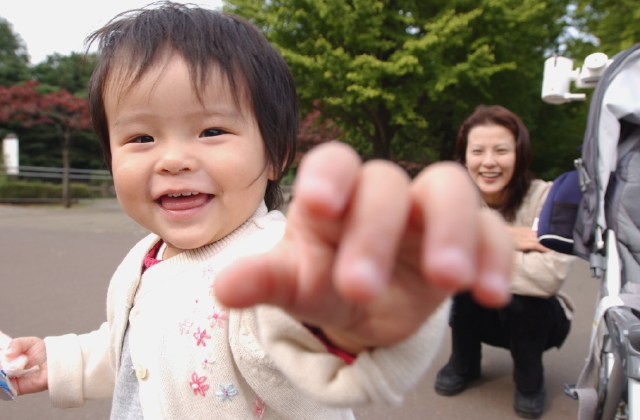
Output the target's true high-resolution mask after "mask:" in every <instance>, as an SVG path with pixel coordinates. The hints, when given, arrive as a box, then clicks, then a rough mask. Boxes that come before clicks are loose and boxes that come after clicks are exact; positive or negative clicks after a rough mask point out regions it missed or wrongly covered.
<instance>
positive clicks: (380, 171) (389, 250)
mask: <svg viewBox="0 0 640 420" xmlns="http://www.w3.org/2000/svg"><path fill="white" fill-rule="evenodd" d="M409 204H410V200H409V178H408V176H407V175H406V174H405V172H404V171H403V170H402V169H401V168H400V167H398V166H396V165H393V164H391V163H390V162H386V161H370V162H367V163H366V164H365V165H364V166H363V168H362V171H361V173H360V176H359V178H358V182H357V184H356V188H355V190H354V194H353V196H352V199H351V202H350V203H349V207H348V212H347V215H346V218H345V223H344V228H343V234H342V240H341V242H340V246H339V249H338V255H337V260H336V265H335V269H334V279H335V287H336V289H337V290H338V292H339V293H340V295H341V296H343V297H345V298H347V299H348V300H350V301H352V302H362V303H364V302H368V301H370V300H371V299H373V298H375V297H377V296H379V295H380V294H381V293H383V292H384V290H386V288H387V286H388V283H389V281H390V279H391V277H392V273H393V270H394V266H395V262H396V259H397V255H398V248H399V244H400V240H401V239H402V237H403V234H404V232H405V228H406V223H407V217H408V214H409Z"/></svg>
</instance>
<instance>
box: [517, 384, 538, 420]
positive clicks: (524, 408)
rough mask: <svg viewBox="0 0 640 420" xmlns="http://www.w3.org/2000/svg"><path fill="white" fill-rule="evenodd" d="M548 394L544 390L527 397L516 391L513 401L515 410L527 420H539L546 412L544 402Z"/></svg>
mask: <svg viewBox="0 0 640 420" xmlns="http://www.w3.org/2000/svg"><path fill="white" fill-rule="evenodd" d="M545 397H546V393H545V391H544V388H542V389H541V390H540V391H539V392H537V393H535V394H532V395H525V394H522V393H520V391H518V390H517V389H516V393H515V398H514V401H513V409H514V410H516V414H517V415H519V416H520V417H524V418H525V419H537V418H539V417H540V416H542V412H543V411H544V400H545Z"/></svg>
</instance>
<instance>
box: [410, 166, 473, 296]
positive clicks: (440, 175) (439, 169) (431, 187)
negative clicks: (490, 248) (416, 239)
mask: <svg viewBox="0 0 640 420" xmlns="http://www.w3.org/2000/svg"><path fill="white" fill-rule="evenodd" d="M411 198H412V202H413V207H412V217H411V220H412V226H413V227H412V229H413V230H419V231H422V230H423V231H424V234H423V236H422V247H421V249H422V255H421V258H420V261H421V267H422V271H423V274H424V276H425V277H426V278H427V279H429V281H430V282H431V283H432V284H434V285H436V286H439V287H441V288H443V289H445V290H448V291H449V292H452V293H454V292H459V291H462V290H466V289H468V288H470V287H471V286H472V284H473V283H474V279H475V277H476V275H477V261H478V255H479V243H478V240H479V238H480V221H479V219H478V216H479V215H478V212H479V209H480V204H479V203H480V198H479V195H478V192H477V188H475V186H474V185H473V184H472V183H471V181H470V180H469V175H468V173H467V172H466V171H465V170H464V168H462V166H460V165H458V164H455V163H452V162H443V163H436V164H433V165H430V166H429V167H427V168H426V169H425V170H424V171H422V172H421V173H420V175H419V176H418V177H417V178H416V180H415V181H414V183H413V185H412V187H411Z"/></svg>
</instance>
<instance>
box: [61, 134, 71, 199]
mask: <svg viewBox="0 0 640 420" xmlns="http://www.w3.org/2000/svg"><path fill="white" fill-rule="evenodd" d="M69 137H70V134H69V133H68V132H65V133H63V134H62V203H63V204H64V206H65V207H66V208H69V207H71V194H70V190H69Z"/></svg>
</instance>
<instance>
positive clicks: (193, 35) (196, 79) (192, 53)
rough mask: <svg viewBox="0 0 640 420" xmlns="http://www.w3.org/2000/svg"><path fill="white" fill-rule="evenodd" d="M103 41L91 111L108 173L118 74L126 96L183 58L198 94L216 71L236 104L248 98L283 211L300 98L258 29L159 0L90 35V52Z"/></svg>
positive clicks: (270, 195) (271, 195) (273, 193)
mask: <svg viewBox="0 0 640 420" xmlns="http://www.w3.org/2000/svg"><path fill="white" fill-rule="evenodd" d="M96 42H97V44H98V63H97V65H96V68H95V70H94V72H93V74H92V76H91V80H90V81H89V107H90V112H91V120H92V124H93V128H94V130H95V132H96V134H97V136H98V139H99V140H100V145H101V147H102V153H103V156H104V159H105V163H106V165H107V167H108V168H109V170H111V149H110V146H109V128H108V122H107V116H106V113H105V106H104V93H105V89H106V84H107V83H108V81H109V77H111V76H113V73H112V72H114V70H116V69H117V71H124V74H125V75H127V76H129V77H127V78H125V79H123V80H129V81H130V82H129V86H128V87H124V90H123V91H124V92H126V90H127V89H130V88H131V86H132V85H133V84H135V83H136V82H138V81H139V80H140V79H141V78H142V77H143V76H144V75H145V74H146V72H147V71H148V70H149V69H151V68H152V67H153V66H154V65H156V64H158V63H159V62H160V61H161V60H163V59H164V58H165V57H166V54H167V52H171V53H177V54H179V55H180V56H181V57H182V58H183V59H184V60H185V62H186V63H187V65H188V67H189V72H190V74H191V78H192V82H193V87H194V91H195V92H196V94H197V95H201V92H203V91H204V89H203V88H204V87H205V86H206V84H207V82H208V79H209V77H210V76H211V74H212V69H214V68H215V69H219V71H220V74H221V75H222V77H226V78H227V80H228V82H229V86H230V88H231V91H232V92H233V95H234V100H235V103H236V105H239V104H240V103H241V102H240V98H241V95H244V96H243V97H242V98H243V99H245V100H247V101H248V103H249V106H250V109H251V110H252V111H253V115H254V116H255V119H256V121H257V123H258V127H259V128H260V134H261V135H262V139H263V142H264V144H265V150H266V154H267V160H268V163H270V164H271V166H272V168H273V170H274V172H275V174H276V179H275V180H274V181H271V180H270V181H268V183H267V188H266V191H265V197H264V199H265V202H266V204H267V207H268V208H269V209H270V210H273V209H276V208H278V207H280V205H281V204H282V191H281V190H280V186H279V181H280V179H281V178H282V175H283V174H284V173H285V172H286V170H287V169H288V168H289V166H290V165H291V163H292V161H293V159H294V157H295V152H296V137H297V131H298V118H299V117H298V99H297V95H296V90H295V82H294V80H293V76H292V75H291V72H290V70H289V67H288V66H287V64H286V62H285V61H284V59H283V58H282V56H281V55H280V54H279V53H278V52H277V51H276V49H275V48H273V46H271V45H270V44H269V42H268V41H267V40H266V38H265V37H264V35H262V33H261V32H260V31H259V30H258V29H257V28H256V27H255V26H254V25H252V24H251V23H249V22H248V21H247V20H245V19H243V18H241V17H239V16H235V15H232V14H227V13H223V12H219V11H215V10H208V9H203V8H200V7H197V6H194V5H185V4H178V3H171V2H159V3H153V4H151V5H149V6H147V7H145V8H142V9H137V10H131V11H128V12H124V13H121V14H119V15H118V16H116V17H115V18H113V19H112V20H111V21H110V22H109V23H107V24H106V25H105V26H104V27H103V28H101V29H99V30H97V31H95V32H93V33H92V34H90V35H89V36H88V38H87V40H86V46H87V50H88V49H89V48H90V47H91V45H92V44H94V43H96ZM200 100H202V98H200Z"/></svg>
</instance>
